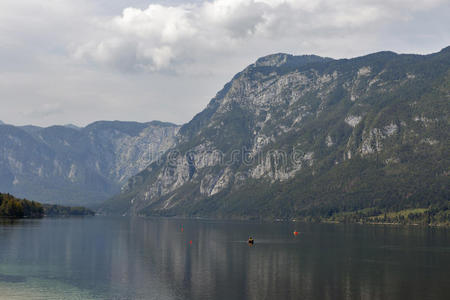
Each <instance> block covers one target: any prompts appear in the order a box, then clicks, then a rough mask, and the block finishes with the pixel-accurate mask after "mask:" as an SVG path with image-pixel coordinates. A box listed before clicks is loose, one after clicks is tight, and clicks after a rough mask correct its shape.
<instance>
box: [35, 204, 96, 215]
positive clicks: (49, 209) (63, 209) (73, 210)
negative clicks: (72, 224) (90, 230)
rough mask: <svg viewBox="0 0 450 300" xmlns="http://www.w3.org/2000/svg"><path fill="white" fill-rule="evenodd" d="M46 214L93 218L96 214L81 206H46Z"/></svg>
mask: <svg viewBox="0 0 450 300" xmlns="http://www.w3.org/2000/svg"><path fill="white" fill-rule="evenodd" d="M44 213H45V215H46V216H49V217H52V216H93V215H95V212H93V211H92V210H90V209H87V208H85V207H81V206H75V207H70V206H60V205H50V204H44Z"/></svg>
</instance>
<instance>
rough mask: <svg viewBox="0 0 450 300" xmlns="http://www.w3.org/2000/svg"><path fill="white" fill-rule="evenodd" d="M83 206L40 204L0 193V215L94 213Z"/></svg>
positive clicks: (79, 214)
mask: <svg viewBox="0 0 450 300" xmlns="http://www.w3.org/2000/svg"><path fill="white" fill-rule="evenodd" d="M94 214H95V213H94V212H93V211H92V210H89V209H87V208H84V207H68V206H60V205H49V204H41V203H39V202H35V201H30V200H26V199H17V198H15V197H14V196H12V195H10V194H0V217H8V218H24V217H26V218H41V217H43V216H44V215H45V216H87V215H94Z"/></svg>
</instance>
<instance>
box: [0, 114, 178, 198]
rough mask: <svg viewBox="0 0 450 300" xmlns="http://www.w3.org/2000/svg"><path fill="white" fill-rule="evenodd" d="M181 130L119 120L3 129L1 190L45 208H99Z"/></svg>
mask: <svg viewBox="0 0 450 300" xmlns="http://www.w3.org/2000/svg"><path fill="white" fill-rule="evenodd" d="M178 129H179V126H177V125H174V124H170V123H162V122H149V123H136V122H118V121H114V122H106V121H102V122H95V123H92V124H90V125H88V126H86V127H84V128H78V127H76V126H73V125H67V126H52V127H48V128H42V127H36V126H22V127H16V126H12V125H5V124H3V125H0V140H1V143H0V190H1V191H2V192H9V193H13V194H14V195H16V196H17V197H26V198H29V199H32V200H36V201H40V202H43V203H57V204H70V205H93V204H99V203H101V202H103V201H104V200H106V199H107V198H108V197H111V196H112V195H114V194H116V193H118V192H119V191H120V187H121V186H122V185H123V184H124V183H125V182H126V181H127V179H128V178H129V177H131V176H132V175H135V174H136V173H137V172H139V171H141V170H142V169H144V168H145V167H146V166H147V165H148V164H149V163H150V162H152V161H153V160H154V159H157V158H158V157H159V155H161V154H162V153H163V152H165V151H166V150H167V149H168V148H170V147H171V146H172V145H173V143H174V137H175V135H176V133H177V131H178Z"/></svg>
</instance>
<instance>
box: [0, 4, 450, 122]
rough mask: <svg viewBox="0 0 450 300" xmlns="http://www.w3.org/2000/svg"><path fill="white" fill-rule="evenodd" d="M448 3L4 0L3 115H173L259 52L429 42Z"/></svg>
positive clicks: (437, 34) (323, 51) (444, 24)
mask: <svg viewBox="0 0 450 300" xmlns="http://www.w3.org/2000/svg"><path fill="white" fill-rule="evenodd" d="M449 14H450V6H449V1H448V0H416V1H408V0H384V1H374V0H359V1H357V0H316V1H309V0H308V1H307V0H213V1H201V0H199V1H194V0H192V1H180V0H165V1H164V0H161V1H144V0H79V1H72V0H60V1H37V0H23V1H15V0H3V1H1V2H0V101H1V102H0V103H1V104H2V110H1V111H0V119H2V120H4V121H7V122H8V123H16V124H25V123H34V124H40V125H50V124H54V123H59V124H65V123H75V124H78V125H83V124H86V123H88V122H91V121H94V120H98V119H124V120H138V121H147V120H152V119H161V120H167V121H172V122H177V123H182V122H186V121H188V120H189V119H190V118H191V117H192V116H193V115H194V114H195V113H196V112H198V111H199V110H201V109H202V108H203V107H204V106H205V105H206V104H207V102H208V101H209V99H210V98H211V97H213V96H214V94H215V92H216V91H217V90H219V89H220V88H221V86H223V84H224V83H225V82H226V81H227V80H229V79H230V78H231V76H232V75H233V74H234V73H236V72H238V71H239V70H240V69H242V68H243V67H245V66H246V65H248V64H250V63H251V62H252V61H254V60H256V59H257V58H258V57H259V56H262V55H266V54H269V53H273V52H290V53H294V54H304V53H307V54H310V53H314V54H318V55H323V56H331V57H350V56H356V55H362V54H365V53H369V52H373V51H378V50H394V51H400V52H418V53H427V52H433V51H438V50H439V49H440V48H442V47H445V46H447V45H448V44H450V43H449V41H450V33H449V32H448V30H446V29H447V28H449V27H450V21H449V20H448V15H449Z"/></svg>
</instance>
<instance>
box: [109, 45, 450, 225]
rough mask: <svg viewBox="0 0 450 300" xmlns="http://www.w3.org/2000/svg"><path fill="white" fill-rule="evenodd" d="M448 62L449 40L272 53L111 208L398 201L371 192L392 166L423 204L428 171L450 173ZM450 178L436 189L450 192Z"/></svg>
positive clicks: (269, 208) (289, 211) (292, 210)
mask: <svg viewBox="0 0 450 300" xmlns="http://www.w3.org/2000/svg"><path fill="white" fill-rule="evenodd" d="M449 66H450V51H449V50H448V48H447V49H444V50H443V51H441V52H440V53H437V54H432V55H428V56H419V55H397V54H395V53H392V52H380V53H375V54H372V55H368V56H365V57H359V58H354V59H349V60H347V59H344V60H332V59H329V58H321V57H317V56H291V55H287V54H276V55H271V56H268V57H264V58H261V59H259V60H258V61H257V62H256V63H255V64H253V65H250V66H249V67H247V68H246V69H245V70H243V71H242V72H240V73H239V74H237V75H236V76H235V77H234V78H233V79H232V81H230V82H229V83H228V84H226V85H225V87H224V88H223V90H221V91H220V92H219V93H218V94H217V96H216V97H215V98H214V99H212V100H211V102H210V103H209V105H208V106H207V108H206V109H205V110H204V111H202V112H201V113H199V114H198V115H197V116H195V117H194V119H193V120H192V121H191V122H189V123H188V124H186V125H184V126H183V127H182V128H181V129H180V132H179V137H178V142H177V144H176V146H175V147H174V148H173V149H172V150H171V151H169V152H167V153H166V154H165V155H164V156H163V157H162V159H161V160H160V161H159V162H157V163H153V164H151V165H150V166H148V167H147V168H146V169H145V170H144V171H143V172H141V173H140V174H138V175H136V176H134V177H132V178H131V179H130V181H129V182H128V184H127V185H125V186H124V188H123V190H122V193H121V194H120V195H119V196H116V197H114V198H113V199H111V200H109V201H108V202H107V203H106V204H105V205H104V207H103V211H104V212H113V213H120V214H163V215H173V214H176V215H191V216H192V215H200V216H221V215H228V216H230V215H250V216H256V215H264V214H266V215H273V216H276V217H278V216H283V217H285V216H286V215H289V216H295V215H298V214H302V213H303V212H304V211H306V210H309V209H315V208H318V207H319V208H321V209H322V208H323V209H324V210H327V209H329V210H333V209H337V208H336V207H340V205H344V206H345V205H349V204H348V203H347V202H346V201H350V202H351V203H357V204H355V205H356V206H358V208H363V207H365V206H370V205H369V203H370V202H373V201H379V202H380V203H384V202H386V201H391V200H389V199H391V198H389V197H388V198H389V199H388V198H386V197H387V196H386V195H384V194H383V195H381V196H377V195H375V194H373V193H372V191H373V189H374V188H375V189H379V184H381V183H380V182H382V181H376V182H374V183H372V186H371V182H370V181H371V180H377V179H378V178H384V179H386V178H391V177H389V176H392V180H391V181H390V182H391V183H386V185H385V186H384V187H386V188H388V189H390V190H391V192H393V193H394V194H396V195H397V196H398V201H399V202H402V201H403V202H402V203H403V204H404V205H414V204H413V203H414V201H416V200H414V199H419V198H420V197H421V196H420V195H425V194H426V195H428V193H432V192H431V190H430V188H427V187H426V186H424V182H426V180H425V181H422V180H419V179H418V178H422V177H424V178H425V177H429V174H431V173H432V174H433V175H432V176H435V178H434V179H433V180H434V182H445V181H446V180H448V173H449V170H448V169H449V161H448V157H449V155H448V154H449V145H448V141H449V140H450V139H449V132H450V130H449V129H450V128H449V103H450V101H449V100H450V67H449ZM435 161H439V162H440V163H438V164H436V163H434V162H435ZM419 165H425V166H427V167H426V168H425V169H422V171H421V170H419V169H420V167H419ZM418 168H419V169H418ZM338 170H340V171H338ZM336 172H338V173H339V172H340V173H339V174H342V177H339V175H336V174H337V173H336ZM417 172H418V173H417ZM367 174H371V175H370V176H369V175H367ZM373 174H377V175H376V176H375V175H373ZM412 174H415V175H414V176H415V177H414V178H415V179H413V178H412V176H413V175H412ZM366 175H367V176H366ZM372 175H373V176H372ZM416 175H418V176H416ZM364 176H366V177H364ZM399 178H400V179H399ZM436 178H437V179H436ZM319 182H320V184H325V186H322V187H320V186H319ZM402 182H403V183H402ZM405 182H407V183H405ZM447 183H448V182H447ZM447 187H448V185H445V184H443V185H440V186H439V187H436V188H437V189H438V190H439V191H440V192H439V193H440V194H439V196H437V197H434V196H433V197H434V198H433V197H431V198H433V199H435V200H436V201H441V200H442V199H445V197H447V196H448V189H446V188H447ZM434 188H435V187H433V189H434ZM381 189H383V187H381ZM445 190H446V191H445ZM441 192H442V193H441ZM349 195H350V196H349ZM355 195H357V196H355ZM347 196H348V197H347ZM346 197H347V198H348V199H349V200H347V198H346ZM374 197H375V198H376V197H381V198H379V199H378V198H377V200H374ZM431 198H430V199H431ZM339 201H341V202H339ZM383 201H384V202H383ZM433 201H434V200H433ZM405 203H407V204H405ZM403 204H402V205H403ZM352 205H353V204H352ZM377 205H378V204H377Z"/></svg>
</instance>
